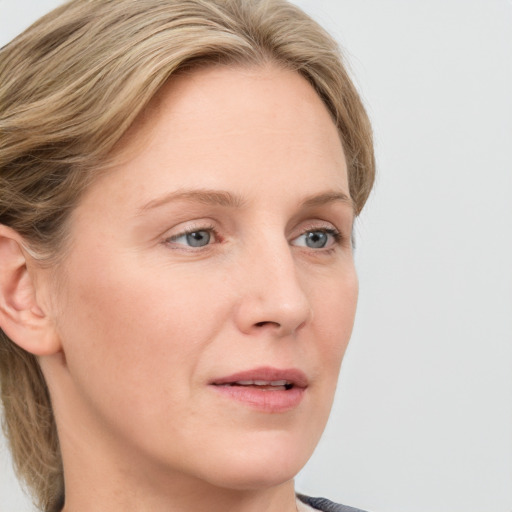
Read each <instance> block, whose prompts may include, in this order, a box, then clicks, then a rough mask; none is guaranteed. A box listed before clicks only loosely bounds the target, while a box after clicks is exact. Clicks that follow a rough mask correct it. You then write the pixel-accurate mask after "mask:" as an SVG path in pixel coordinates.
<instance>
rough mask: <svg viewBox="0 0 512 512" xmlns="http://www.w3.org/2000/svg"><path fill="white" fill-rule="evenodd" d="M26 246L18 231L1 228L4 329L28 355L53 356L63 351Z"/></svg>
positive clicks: (0, 286)
mask: <svg viewBox="0 0 512 512" xmlns="http://www.w3.org/2000/svg"><path fill="white" fill-rule="evenodd" d="M22 242H23V239H22V237H21V236H20V235H19V234H18V233H17V232H16V231H14V230H12V229H11V228H8V227H7V226H4V225H0V327H1V328H2V330H3V331H4V333H5V334H6V335H7V336H8V337H9V338H10V339H11V340H12V341H13V342H14V343H16V344H17V345H19V346H20V347H21V348H23V349H24V350H26V351H27V352H30V353H32V354H34V355H50V354H52V353H55V352H58V351H59V350H60V344H59V341H58V337H57V335H56V332H55V329H54V328H53V325H52V322H51V321H50V317H49V316H48V314H47V313H46V312H45V311H44V309H43V308H42V307H41V305H40V304H39V303H38V300H37V297H38V294H37V287H36V282H35V281H34V272H36V269H35V265H33V262H32V261H30V256H29V255H28V254H27V253H26V251H24V250H23V243H22ZM31 266H32V270H33V272H32V273H31V272H30V271H29V267H31Z"/></svg>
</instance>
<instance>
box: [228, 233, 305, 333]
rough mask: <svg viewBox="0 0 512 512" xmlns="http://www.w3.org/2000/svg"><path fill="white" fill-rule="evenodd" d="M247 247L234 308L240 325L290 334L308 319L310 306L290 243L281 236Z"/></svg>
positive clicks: (245, 329) (245, 328) (244, 328)
mask: <svg viewBox="0 0 512 512" xmlns="http://www.w3.org/2000/svg"><path fill="white" fill-rule="evenodd" d="M251 246H252V247H251V248H247V250H248V252H249V255H246V256H247V258H246V262H247V265H246V266H244V272H243V273H244V274H245V278H244V279H243V281H244V284H243V285H242V290H241V292H242V293H241V296H240V298H241V301H240V304H239V311H238V313H239V321H240V324H241V327H242V329H243V330H244V331H254V330H258V329H259V330H261V328H263V327H265V328H271V329H272V330H273V331H275V332H278V333H280V334H281V335H285V334H288V333H292V332H294V331H296V330H297V329H298V328H300V327H301V326H302V325H303V324H304V323H305V322H306V321H307V320H308V318H309V317H310V315H311V308H310V303H309V300H308V297H307V294H306V293H305V290H304V289H303V287H302V286H301V282H300V275H299V274H298V269H297V265H296V262H295V259H294V257H293V254H292V251H291V248H290V245H289V244H288V242H287V240H286V238H285V237H284V235H282V236H278V237H270V236H266V237H264V238H263V240H262V239H261V238H260V243H258V244H251Z"/></svg>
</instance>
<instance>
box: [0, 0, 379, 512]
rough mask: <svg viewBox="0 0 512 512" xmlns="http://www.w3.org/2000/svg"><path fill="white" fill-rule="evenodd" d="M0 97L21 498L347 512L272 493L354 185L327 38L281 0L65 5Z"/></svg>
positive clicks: (347, 289)
mask: <svg viewBox="0 0 512 512" xmlns="http://www.w3.org/2000/svg"><path fill="white" fill-rule="evenodd" d="M0 84H1V86H0V105H1V107H0V108H1V121H0V122H1V125H0V130H1V133H2V136H1V141H0V170H1V176H2V178H1V179H2V181H1V183H2V184H1V206H0V260H1V262H2V265H1V271H0V284H1V290H0V293H1V301H0V305H1V307H0V326H1V328H2V331H3V333H2V338H1V345H0V346H1V357H0V375H1V379H2V380H1V390H2V399H3V404H4V412H5V425H6V432H7V436H8V439H9V442H10V444H11V449H12V453H13V459H14V461H15V464H16V466H17V470H18V473H19V475H20V477H21V478H22V479H24V480H25V481H26V483H27V484H28V486H29V487H30V488H31V489H32V491H33V494H34V497H35V499H36V502H37V504H38V506H39V507H40V508H41V509H43V510H47V511H59V510H63V511H66V512H74V511H88V510H91V511H93V510H102V511H110V510H112V511H117V510H122V511H128V510H138V511H140V510H151V511H159V510H166V511H168V510H180V511H196V510H211V511H216V510H219V511H220V510H223V511H224V510H233V511H235V510H236V511H241V512H244V511H262V510H265V511H267V512H277V511H279V512H281V511H284V512H292V511H296V510H310V509H311V508H313V510H314V509H318V510H354V509H349V508H347V507H343V506H341V505H335V504H332V503H330V502H327V501H326V500H318V499H317V500H315V499H311V498H307V497H302V496H296V494H295V491H294V487H293V477H294V476H295V475H296V474H297V472H298V471H299V470H300V468H301V467H302V466H303V465H304V464H305V462H306V461H307V460H308V458H309V457H310V456H311V453H312V451H313V449H314V447H315V445H316V443H317V442H318V439H319V437H320V435H321V433H322V430H323V428H324V426H325V423H326V421H327V417H328V414H329V410H330V406H331V403H332V399H333V395H334V390H335V387H336V381H337V374H338V371H339V366H340V364H341V359H342V357H343V353H344V350H345V348H346V345H347V343H348V340H349V337H350V332H351V329H352V324H353V318H354V314H355V307H356V301H357V278H356V274H355V270H354V264H353V254H352V244H351V229H352V224H353V220H354V217H355V216H356V215H358V214H359V212H360V211H361V208H362V207H363V205H364V203H365V201H366V199H367V197H368V194H369V192H370V189H371V186H372V183H373V177H374V160H373V148H372V141H371V130H370V126H369V122H368V119H367V117H366V114H365V111H364V108H363V106H362V104H361V101H360V99H359V97H358V95H357V92H356V91H355V89H354V87H353V85H352V83H351V82H350V79H349V78H348V76H347V73H346V71H345V70H344V68H343V65H342V63H341V60H340V57H339V54H338V51H337V48H336V44H335V43H334V42H333V41H332V39H331V38H330V37H329V36H328V35H327V34H326V33H325V32H324V31H323V30H322V29H321V28H320V27H318V25H316V23H314V22H313V21H312V20H311V19H309V18H308V17H307V16H306V15H305V14H303V13H302V12H301V11H300V10H299V9H297V8H296V7H293V6H292V5H290V4H288V3H286V2H284V1H281V0H275V1H258V0H174V1H170V0H138V1H137V2H133V1H130V0H118V1H116V2H112V1H106V0H92V1H91V0H89V1H87V0H74V1H72V2H70V3H68V4H66V5H64V6H63V7H61V8H58V9H56V10H55V11H53V12H52V13H50V14H49V15H47V16H45V17H44V18H42V19H41V20H39V21H38V22H37V23H36V24H35V25H33V26H32V27H31V28H29V29H28V30H27V31H26V32H25V33H24V34H22V35H21V36H19V37H18V38H16V39H15V40H14V41H13V42H12V43H10V44H9V45H7V46H6V47H5V48H4V49H3V50H2V52H1V53H0ZM308 507H309V508H308Z"/></svg>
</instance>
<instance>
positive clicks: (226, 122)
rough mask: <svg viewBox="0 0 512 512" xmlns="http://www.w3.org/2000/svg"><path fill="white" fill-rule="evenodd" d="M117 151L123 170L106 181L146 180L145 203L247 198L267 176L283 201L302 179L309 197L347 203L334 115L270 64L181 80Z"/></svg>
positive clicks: (301, 82) (142, 186)
mask: <svg viewBox="0 0 512 512" xmlns="http://www.w3.org/2000/svg"><path fill="white" fill-rule="evenodd" d="M116 151H117V154H116V155H115V159H116V160H117V161H118V162H119V164H118V165H116V166H115V167H114V169H113V170H112V171H111V172H109V173H107V176H108V175H110V174H114V175H117V178H118V185H119V186H120V187H122V186H123V183H125V182H127V181H128V182H130V183H132V184H133V183H134V181H135V182H136V181H138V182H139V184H138V190H137V193H138V195H139V196H141V197H142V196H144V195H146V193H147V195H148V196H150V195H151V194H152V193H153V192H154V190H155V189H165V190H169V191H172V189H176V188H177V187H178V188H179V187H183V188H190V187H197V186H201V187H202V188H208V189H215V188H222V189H225V188H226V185H229V187H231V188H232V189H233V190H234V191H235V192H238V191H239V192H240V195H244V194H245V192H246V191H247V190H254V191H256V190H258V185H259V184H260V183H259V182H260V180H261V179H262V177H265V179H270V178H271V179H272V181H273V186H274V191H275V192H276V194H278V193H280V191H281V192H282V191H284V190H287V189H288V188H289V187H290V179H293V180H300V181H299V183H296V184H295V186H298V185H300V188H302V189H303V190H301V191H300V193H301V195H302V196H306V195H309V194H310V193H311V190H310V189H311V187H313V188H317V189H319V190H320V189H332V188H333V187H335V188H340V189H344V190H345V191H346V192H347V194H348V179H347V170H346V162H345V156H344V153H343V147H342V144H341V141H340V138H339V134H338V131H337V129H336V126H335V125H334V123H333V121H332V118H331V115H330V113H329V112H328V110H327V108H326V106H325V105H324V103H323V102H322V100H321V99H320V97H319V96H318V95H317V93H316V92H315V90H314V89H313V88H312V86H311V85H310V84H309V83H308V82H307V80H305V79H304V78H303V77H302V76H301V75H299V74H298V73H296V72H293V71H291V70H288V69H283V68H281V67H278V66H276V65H271V64H267V65H265V66H258V67H225V66H222V67H221V66H217V67H208V68H202V69H197V70H194V71H190V72H187V73H184V72H183V73H181V74H180V75H179V76H176V77H174V78H173V79H172V80H171V81H169V82H168V83H167V84H166V85H165V86H164V87H163V88H162V89H161V90H160V92H159V93H158V94H157V96H156V97H155V98H154V99H153V100H152V101H151V103H150V104H149V106H148V107H147V108H146V109H145V110H144V112H143V113H142V114H141V115H140V116H139V118H138V119H137V121H136V123H134V125H133V126H132V128H131V129H130V130H129V132H128V133H127V134H126V135H125V137H124V138H123V140H122V141H121V143H120V144H119V146H118V148H117V149H116ZM125 185H127V183H125ZM93 188H94V187H93ZM243 189H246V190H243ZM266 192H267V195H268V190H267V191H266ZM145 199H146V200H148V201H150V200H151V199H152V198H151V197H146V198H145Z"/></svg>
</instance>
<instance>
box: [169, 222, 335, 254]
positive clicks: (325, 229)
mask: <svg viewBox="0 0 512 512" xmlns="http://www.w3.org/2000/svg"><path fill="white" fill-rule="evenodd" d="M198 231H206V232H208V233H210V234H212V235H213V243H215V242H216V243H219V242H221V241H222V237H221V236H220V235H219V232H218V231H217V230H216V229H215V226H213V225H211V224H210V225H200V226H193V227H191V228H189V229H186V230H184V231H181V232H180V233H177V234H176V235H172V236H170V237H167V238H165V239H164V240H163V243H164V244H165V245H171V244H172V243H173V242H175V241H176V240H178V239H179V238H181V237H183V236H187V235H190V234H192V233H197V232H198ZM312 232H322V233H326V234H327V235H330V236H332V237H333V239H334V244H333V245H332V246H331V247H327V248H323V247H322V248H319V249H311V248H310V249H311V250H313V251H314V252H320V251H323V252H324V253H329V252H331V251H333V250H335V248H336V247H337V246H339V245H342V244H343V243H344V241H345V237H344V236H343V235H342V234H341V232H340V231H338V230H337V229H335V228H328V227H322V226H308V227H307V228H305V229H303V230H302V232H301V233H300V234H299V235H298V236H296V237H295V238H294V239H293V240H296V239H297V238H299V237H300V236H302V235H305V234H307V233H312ZM179 245H182V244H179ZM210 245H212V243H208V244H207V245H205V246H203V247H198V248H193V247H190V246H185V245H183V247H187V249H185V250H193V251H198V250H201V249H203V250H204V248H206V247H209V246H210Z"/></svg>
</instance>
